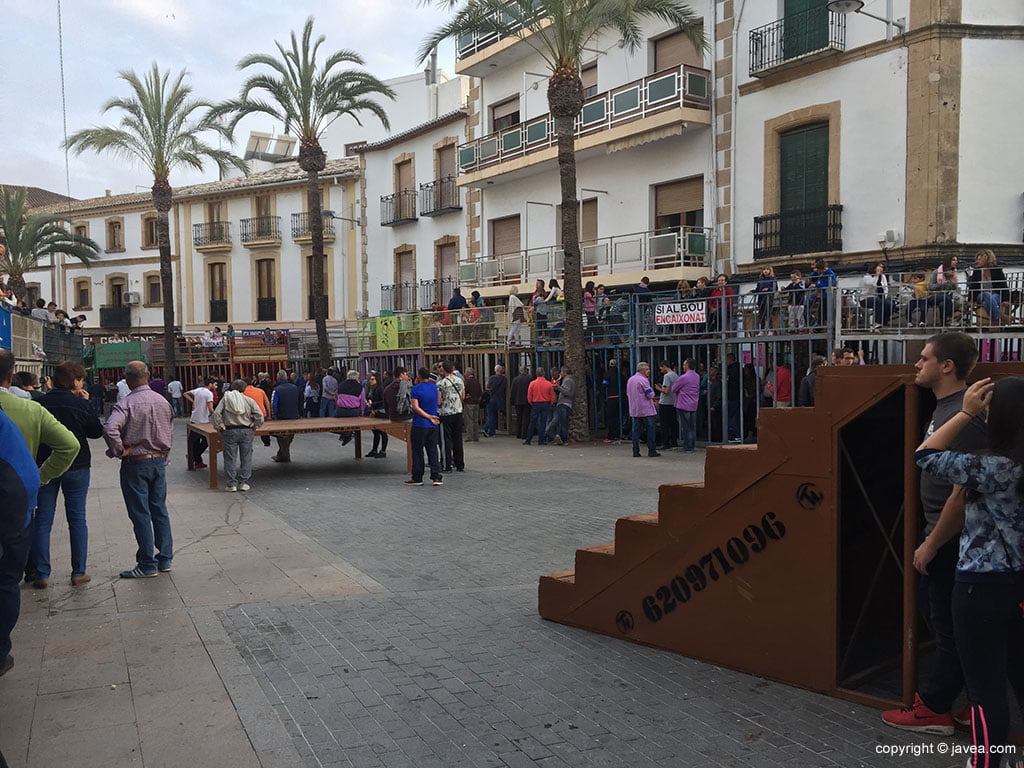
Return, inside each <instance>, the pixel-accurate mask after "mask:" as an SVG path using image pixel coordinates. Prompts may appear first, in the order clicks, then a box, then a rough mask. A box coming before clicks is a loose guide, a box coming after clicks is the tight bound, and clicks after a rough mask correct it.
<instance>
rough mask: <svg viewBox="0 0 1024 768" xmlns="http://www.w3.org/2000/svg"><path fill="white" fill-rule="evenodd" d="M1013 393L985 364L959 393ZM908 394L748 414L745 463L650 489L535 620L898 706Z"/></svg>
mask: <svg viewBox="0 0 1024 768" xmlns="http://www.w3.org/2000/svg"><path fill="white" fill-rule="evenodd" d="M1008 375H1016V376H1020V375H1024V364H1021V363H987V364H980V365H978V367H977V368H976V369H975V371H974V372H973V374H972V378H971V380H972V381H973V380H976V379H978V378H982V377H985V376H994V377H1001V376H1008ZM914 377H915V373H914V371H913V369H911V368H909V367H907V366H864V367H846V368H823V369H819V372H818V379H817V398H816V405H815V407H814V408H774V409H766V410H763V411H761V413H760V416H759V420H758V433H757V434H758V442H757V444H756V445H734V446H721V447H709V448H708V450H707V457H706V460H705V472H704V482H702V483H682V484H667V485H662V486H661V488H660V499H659V503H658V509H657V511H656V512H648V513H641V514H636V515H631V516H628V517H622V518H619V520H618V521H617V522H616V524H615V540H614V541H613V542H612V543H609V544H603V545H599V546H594V547H585V548H583V549H579V550H577V551H576V563H575V569H574V570H570V571H560V572H557V573H551V574H548V575H545V576H541V577H540V583H539V610H540V614H541V616H543V617H544V618H546V619H550V620H552V621H557V622H560V623H563V624H569V625H572V626H576V627H582V628H584V629H589V630H592V631H594V632H600V633H602V634H605V635H609V636H611V637H615V638H621V639H623V640H630V641H633V642H636V643H641V644H643V645H648V646H653V647H656V648H662V649H665V650H669V651H673V652H676V653H680V654H682V655H684V656H690V657H693V658H696V659H701V660H703V661H707V662H710V663H713V664H717V665H720V666H724V667H729V668H731V669H736V670H740V671H742V672H747V673H750V674H754V675H758V676H762V677H766V678H771V679H773V680H778V681H780V682H783V683H788V684H790V685H795V686H798V687H801V688H807V689H809V690H813V691H820V692H823V693H827V694H829V695H832V696H837V697H840V698H845V699H850V700H854V701H859V702H862V703H867V704H871V705H878V706H889V705H891V703H892V700H893V699H902V701H903V702H904V703H905V704H909V703H910V701H911V700H912V699H913V695H914V692H915V690H916V689H917V663H918V655H919V652H920V651H919V649H920V648H921V646H922V643H921V638H920V636H919V633H918V626H919V620H918V606H917V582H918V579H917V574H916V572H915V571H914V568H913V566H912V559H913V553H914V550H915V549H916V548H917V546H918V543H919V540H920V531H921V527H922V520H921V515H920V510H919V499H918V488H919V474H918V470H917V468H916V466H915V465H914V462H913V451H914V449H915V448H916V446H917V445H918V444H919V442H920V440H921V436H922V434H923V432H924V429H925V427H926V425H927V423H928V421H929V420H930V417H931V411H932V409H933V408H934V396H932V394H931V392H930V391H928V390H924V389H922V388H919V387H918V386H917V385H915V384H914ZM906 510H910V513H909V514H906V513H905V511H906ZM897 670H899V675H896V674H895V673H896V671H897ZM897 677H898V682H897Z"/></svg>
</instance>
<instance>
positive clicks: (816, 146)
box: [779, 123, 828, 255]
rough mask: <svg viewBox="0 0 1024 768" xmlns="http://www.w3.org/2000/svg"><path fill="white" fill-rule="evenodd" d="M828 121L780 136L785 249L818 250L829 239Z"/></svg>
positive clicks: (787, 251) (781, 228)
mask: <svg viewBox="0 0 1024 768" xmlns="http://www.w3.org/2000/svg"><path fill="white" fill-rule="evenodd" d="M827 206H828V123H818V124H816V125H808V126H805V127H803V128H797V129H796V130H793V131H787V132H786V133H784V134H782V135H781V136H780V137H779V213H780V221H779V234H780V245H781V246H782V253H783V254H784V255H785V254H794V253H817V252H819V251H823V250H826V247H825V243H826V241H827V239H828V237H827V228H828V213H827Z"/></svg>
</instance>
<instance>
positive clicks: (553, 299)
mask: <svg viewBox="0 0 1024 768" xmlns="http://www.w3.org/2000/svg"><path fill="white" fill-rule="evenodd" d="M563 301H564V298H563V296H562V288H561V286H559V285H558V281H557V280H556V279H555V278H551V280H549V281H548V293H547V296H545V297H544V304H545V305H546V307H547V317H548V332H549V337H548V339H547V340H546V341H545V342H544V344H545V346H555V345H556V344H557V343H558V342H557V341H556V340H555V337H556V336H557V335H558V334H557V331H558V330H559V329H561V328H563V327H564V325H565V308H564V305H563Z"/></svg>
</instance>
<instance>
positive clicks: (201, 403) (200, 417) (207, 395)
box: [189, 387, 213, 424]
mask: <svg viewBox="0 0 1024 768" xmlns="http://www.w3.org/2000/svg"><path fill="white" fill-rule="evenodd" d="M189 394H190V395H192V399H193V400H194V401H195V405H193V406H192V416H191V417H190V418H189V421H191V422H192V423H193V424H209V423H210V403H212V402H213V392H211V391H210V390H209V389H207V388H206V387H196V388H195V389H193V390H192V391H191V392H189Z"/></svg>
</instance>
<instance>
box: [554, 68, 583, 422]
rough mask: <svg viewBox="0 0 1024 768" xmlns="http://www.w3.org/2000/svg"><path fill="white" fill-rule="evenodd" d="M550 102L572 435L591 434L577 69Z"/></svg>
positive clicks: (568, 72)
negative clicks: (578, 171)
mask: <svg viewBox="0 0 1024 768" xmlns="http://www.w3.org/2000/svg"><path fill="white" fill-rule="evenodd" d="M548 104H549V106H550V107H551V114H552V115H553V116H554V117H555V118H556V130H557V133H558V176H559V180H560V182H561V197H562V216H561V222H560V224H561V228H562V252H563V254H564V256H563V258H564V275H563V278H564V283H563V285H564V292H565V335H564V340H565V341H564V343H565V358H564V359H565V364H566V365H567V366H569V370H570V371H571V372H572V375H573V376H574V377H575V379H576V394H575V396H574V397H573V403H572V415H571V416H570V420H569V434H570V436H571V437H572V439H573V440H587V439H589V438H590V429H589V426H588V424H589V419H588V408H587V405H588V403H587V372H586V355H585V352H584V348H583V276H582V272H581V268H582V267H581V263H580V262H581V260H580V235H579V200H577V198H576V135H575V124H576V116H577V115H579V113H580V110H582V108H583V83H582V81H581V80H580V76H579V73H578V72H577V71H576V69H575V68H572V67H565V68H559V69H558V70H556V71H555V73H554V74H553V75H552V77H551V80H550V82H549V83H548Z"/></svg>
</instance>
